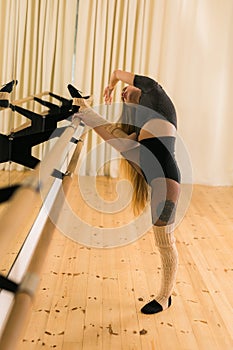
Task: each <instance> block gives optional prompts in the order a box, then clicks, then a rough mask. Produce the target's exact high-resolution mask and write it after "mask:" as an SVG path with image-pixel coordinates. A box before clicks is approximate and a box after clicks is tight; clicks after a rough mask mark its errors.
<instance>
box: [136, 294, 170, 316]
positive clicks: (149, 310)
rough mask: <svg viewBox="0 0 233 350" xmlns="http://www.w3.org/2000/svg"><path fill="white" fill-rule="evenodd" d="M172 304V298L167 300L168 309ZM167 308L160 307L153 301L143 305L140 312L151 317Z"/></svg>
mask: <svg viewBox="0 0 233 350" xmlns="http://www.w3.org/2000/svg"><path fill="white" fill-rule="evenodd" d="M171 303H172V298H171V297H169V298H168V306H167V308H169V307H170V306H171ZM167 308H163V307H162V305H160V304H159V303H158V302H157V301H156V300H155V299H154V300H152V301H150V302H149V303H148V304H146V305H144V306H143V308H141V312H142V313H143V314H146V315H152V314H157V313H158V312H161V311H163V310H166V309H167Z"/></svg>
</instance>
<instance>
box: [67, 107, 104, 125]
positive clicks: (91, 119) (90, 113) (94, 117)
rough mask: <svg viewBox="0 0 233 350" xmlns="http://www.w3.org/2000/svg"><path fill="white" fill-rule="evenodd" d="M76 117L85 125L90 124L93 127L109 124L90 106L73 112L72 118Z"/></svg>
mask: <svg viewBox="0 0 233 350" xmlns="http://www.w3.org/2000/svg"><path fill="white" fill-rule="evenodd" d="M76 118H78V119H80V120H82V121H83V122H84V123H85V124H86V125H87V126H90V127H91V128H93V129H94V128H97V127H99V126H105V125H108V124H109V123H108V122H107V121H106V120H105V119H104V118H103V117H102V116H101V115H100V114H98V113H96V112H95V111H94V109H92V108H86V109H85V110H83V111H81V112H79V113H75V114H74V115H73V120H74V119H76Z"/></svg>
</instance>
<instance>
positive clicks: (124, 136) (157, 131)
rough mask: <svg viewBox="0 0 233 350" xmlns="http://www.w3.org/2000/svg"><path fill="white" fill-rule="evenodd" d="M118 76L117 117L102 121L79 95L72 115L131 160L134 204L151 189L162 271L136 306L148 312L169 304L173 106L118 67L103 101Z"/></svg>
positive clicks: (149, 82) (173, 264)
mask: <svg viewBox="0 0 233 350" xmlns="http://www.w3.org/2000/svg"><path fill="white" fill-rule="evenodd" d="M118 81H122V82H124V83H126V84H128V85H127V86H126V87H125V88H124V89H123V91H122V101H123V104H124V105H123V113H122V116H121V118H120V121H119V123H117V124H114V125H113V124H110V123H108V122H106V120H104V119H103V118H102V117H101V116H100V115H98V114H97V113H96V112H94V111H93V109H91V108H90V107H89V106H88V105H87V103H86V102H85V100H82V101H81V100H80V101H79V102H78V103H79V104H80V105H81V109H80V113H79V114H77V115H76V116H77V117H78V118H80V119H81V120H83V121H84V123H86V124H87V125H89V126H91V127H92V128H94V130H95V131H96V132H97V133H98V134H99V135H100V136H101V137H102V138H103V139H104V140H106V141H107V142H109V143H110V144H112V146H113V147H115V148H116V149H117V150H118V151H120V152H121V154H122V155H123V156H124V158H125V159H127V161H128V162H127V163H128V164H131V166H130V168H131V180H132V183H133V186H134V195H133V204H134V209H135V210H137V209H138V210H140V209H142V208H143V207H144V206H145V203H146V201H147V198H148V194H149V193H150V194H151V198H150V203H151V217H152V225H153V232H154V237H155V243H156V245H157V247H158V250H159V253H160V258H161V265H162V277H161V283H160V290H159V292H158V294H157V295H156V297H155V299H154V300H152V301H150V302H149V303H148V304H146V305H145V306H144V307H143V308H142V309H141V312H142V313H145V314H154V313H158V312H160V311H163V310H165V309H167V308H168V307H169V306H170V305H171V294H172V291H173V288H174V284H175V280H176V272H177V266H178V254H177V249H176V245H175V237H174V222H175V212H176V206H177V201H178V198H179V192H180V172H179V169H178V167H177V164H176V161H175V154H174V147H175V138H176V128H177V120H176V112H175V108H174V105H173V103H172V101H171V100H170V98H169V97H168V95H167V94H166V93H165V91H164V90H163V89H162V87H161V86H160V85H159V84H158V83H157V82H156V81H154V80H153V79H151V78H148V77H145V76H140V75H135V74H133V73H130V72H125V71H121V70H116V71H114V72H113V73H112V75H111V77H110V80H109V84H108V86H107V87H106V88H105V90H104V98H105V103H108V104H110V103H111V102H112V93H113V90H114V87H115V85H116V84H117V82H118ZM149 188H150V191H148V189H149Z"/></svg>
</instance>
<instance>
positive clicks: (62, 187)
mask: <svg viewBox="0 0 233 350" xmlns="http://www.w3.org/2000/svg"><path fill="white" fill-rule="evenodd" d="M85 134H86V130H85V125H84V124H83V123H82V122H81V121H80V119H78V118H75V119H74V120H73V122H71V123H70V124H69V125H68V126H67V127H66V128H65V130H64V132H63V133H62V135H61V136H60V137H59V139H58V140H57V142H56V143H55V144H54V146H53V148H52V149H51V151H50V152H49V153H48V154H47V155H46V156H45V158H44V159H43V160H42V161H41V162H40V163H39V164H38V165H37V166H36V168H35V169H34V170H32V172H31V174H30V175H29V176H28V177H27V178H26V179H25V180H24V181H23V182H22V184H21V186H20V187H19V189H17V190H16V192H15V193H14V195H13V196H12V198H11V199H10V200H9V205H8V207H7V210H5V211H4V212H3V213H2V215H1V218H0V263H1V259H2V257H3V256H4V254H6V252H7V249H8V247H9V246H10V243H11V241H12V240H13V239H14V238H15V237H16V235H17V231H18V227H22V226H23V225H24V224H25V222H27V218H28V216H29V213H30V210H31V208H32V207H33V203H34V201H35V200H38V198H41V197H43V198H44V199H42V206H41V209H40V211H39V214H38V216H37V218H36V220H35V222H34V224H33V226H32V228H31V230H30V232H29V234H28V236H27V239H26V241H25V243H24V245H23V247H22V249H21V252H20V254H21V255H20V254H19V255H18V257H17V259H16V261H15V263H14V266H13V267H12V269H11V271H10V273H9V275H8V279H9V280H12V281H14V282H15V283H17V289H16V292H15V294H12V293H10V292H9V291H4V290H1V292H0V309H1V316H0V335H1V339H0V349H1V350H6V349H7V350H9V349H16V348H17V342H18V341H19V339H20V336H21V335H22V331H23V328H24V325H25V323H26V322H25V321H26V315H27V314H28V313H29V309H30V307H31V305H32V302H33V297H34V295H35V293H36V289H37V286H38V283H39V278H40V277H39V274H40V270H41V267H42V263H41V262H42V261H43V260H44V258H45V256H46V252H47V249H48V246H49V243H50V241H51V238H52V235H53V232H54V230H55V225H54V223H53V222H52V221H51V220H50V219H49V214H50V213H52V212H53V221H54V218H55V219H56V217H58V216H59V209H60V208H61V206H62V204H63V200H64V199H63V195H62V194H64V193H67V192H68V191H69V188H70V185H71V183H72V174H73V173H74V171H75V168H76V166H77V162H78V160H79V156H80V152H81V149H82V144H83V142H80V141H82V139H83V138H84V137H85ZM81 137H82V139H80V138H81ZM67 157H69V158H70V161H69V163H68V165H67ZM55 203H56V205H54V204H55ZM29 250H30V253H29ZM22 254H24V255H22ZM22 261H23V263H22ZM17 263H18V265H19V266H18V267H17ZM22 264H23V265H24V266H23V267H22Z"/></svg>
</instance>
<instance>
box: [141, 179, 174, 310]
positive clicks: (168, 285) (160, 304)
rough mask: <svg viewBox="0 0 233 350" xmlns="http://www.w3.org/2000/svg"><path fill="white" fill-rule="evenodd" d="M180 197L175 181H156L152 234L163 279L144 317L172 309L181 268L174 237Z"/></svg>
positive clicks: (152, 204)
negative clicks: (179, 268)
mask: <svg viewBox="0 0 233 350" xmlns="http://www.w3.org/2000/svg"><path fill="white" fill-rule="evenodd" d="M178 197H179V184H178V183H177V182H176V181H174V180H169V179H156V180H153V183H152V193H151V208H152V220H153V224H154V225H153V231H154V237H155V243H156V246H157V247H158V250H159V253H160V259H161V267H162V276H161V281H160V289H159V292H158V294H157V296H156V298H155V299H154V300H152V301H151V302H149V303H148V304H146V305H145V306H144V307H143V308H142V309H141V311H142V313H145V314H154V313H158V312H160V311H163V310H165V309H167V308H168V307H169V306H170V305H171V294H172V291H173V288H174V285H175V281H176V273H177V268H178V253H177V249H176V244H175V236H174V226H175V224H174V220H175V208H176V204H177V200H178Z"/></svg>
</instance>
